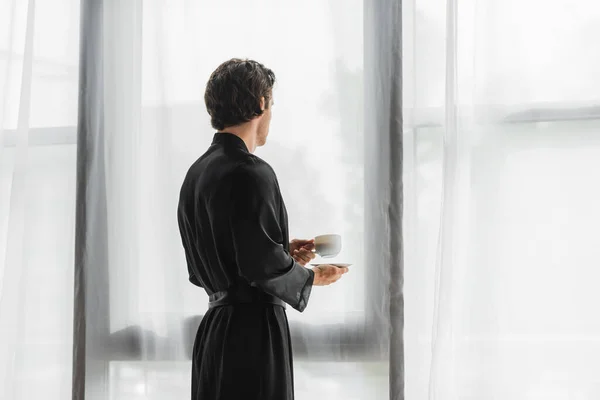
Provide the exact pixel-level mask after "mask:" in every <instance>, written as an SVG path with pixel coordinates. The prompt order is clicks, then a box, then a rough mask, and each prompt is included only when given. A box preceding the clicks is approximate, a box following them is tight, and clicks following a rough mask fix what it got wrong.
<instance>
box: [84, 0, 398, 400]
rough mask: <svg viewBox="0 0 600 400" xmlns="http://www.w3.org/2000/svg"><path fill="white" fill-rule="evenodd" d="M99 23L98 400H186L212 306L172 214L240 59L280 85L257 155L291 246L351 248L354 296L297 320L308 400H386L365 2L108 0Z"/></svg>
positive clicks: (325, 302) (344, 291) (315, 297)
mask: <svg viewBox="0 0 600 400" xmlns="http://www.w3.org/2000/svg"><path fill="white" fill-rule="evenodd" d="M102 12H103V17H102V21H103V22H102V41H103V44H102V49H101V53H100V57H99V58H100V60H99V62H101V63H102V64H101V65H102V71H100V70H99V69H97V70H96V72H97V73H98V74H102V77H101V79H102V86H101V87H102V91H103V96H104V102H103V106H104V110H103V115H102V117H101V118H102V121H103V123H104V126H103V134H102V138H101V139H100V141H101V145H100V146H98V147H96V148H95V149H92V150H91V151H92V152H93V153H94V154H92V158H94V159H99V160H102V162H103V163H104V167H103V174H104V176H102V173H98V174H94V175H92V176H91V177H90V181H89V185H90V191H91V192H92V193H103V192H105V197H106V207H105V209H104V206H102V205H100V206H99V207H96V208H95V210H96V211H93V213H94V214H93V217H90V218H91V219H92V220H101V219H103V218H105V220H106V227H107V228H106V229H107V231H106V237H107V243H106V244H107V246H106V248H107V283H106V284H105V285H104V286H103V287H100V289H98V287H97V286H96V288H95V289H94V290H99V291H98V295H97V296H98V297H99V298H100V299H108V300H107V301H105V300H101V302H102V304H103V305H102V306H101V307H100V308H102V309H104V307H107V308H106V310H107V311H106V312H104V313H103V312H96V311H97V310H94V309H93V308H90V307H88V309H87V324H88V327H90V326H91V327H92V328H91V329H92V330H93V331H95V332H99V335H100V336H99V337H96V338H94V339H90V337H89V336H88V338H87V340H88V343H87V346H88V348H89V347H90V346H97V347H98V351H97V352H94V353H93V354H92V353H91V352H90V353H88V355H87V365H88V366H93V367H92V368H91V369H90V371H92V372H88V373H87V376H86V398H94V399H95V398H97V399H104V398H111V399H127V400H133V399H165V398H173V397H181V398H186V397H187V396H189V385H190V361H189V355H190V352H191V344H192V341H193V337H194V333H195V330H196V328H197V326H198V323H199V318H200V317H201V315H202V314H203V313H204V311H205V310H206V307H207V301H208V299H207V296H206V295H205V293H204V292H203V291H201V290H199V289H198V288H196V287H194V286H193V285H191V284H189V282H188V279H187V270H186V268H185V258H184V253H183V251H182V248H181V242H180V238H179V233H178V230H177V223H176V218H175V211H176V208H177V199H178V194H179V189H180V185H181V182H182V179H183V177H184V175H185V173H186V171H187V169H188V168H189V166H190V165H191V163H192V162H193V161H195V160H196V159H197V158H198V157H199V156H200V155H201V154H202V153H203V152H204V151H205V150H206V149H207V147H208V146H209V144H210V142H211V140H212V136H213V130H212V128H211V127H210V123H209V117H208V115H207V113H206V111H205V106H204V101H203V95H204V86H205V83H206V81H207V79H208V76H209V75H210V73H211V72H212V71H213V70H214V69H215V68H216V67H217V66H218V65H219V64H220V63H221V62H223V61H225V60H227V59H229V58H232V57H241V58H246V57H247V58H252V59H256V60H258V61H260V62H262V63H264V64H265V65H267V66H268V67H269V68H271V69H273V71H274V72H275V74H276V76H277V81H278V83H277V84H276V87H275V93H274V101H275V105H274V110H273V122H272V126H271V134H270V136H269V142H268V144H267V145H266V146H265V147H264V148H261V149H259V151H258V155H259V156H261V157H263V158H264V159H265V160H267V161H268V162H269V163H270V164H271V165H272V166H273V167H274V169H275V171H276V172H277V174H278V177H279V180H280V182H281V186H282V191H283V195H284V198H285V200H286V204H287V208H288V211H289V214H290V226H291V235H292V236H293V237H299V238H302V237H314V236H315V235H318V234H321V233H332V232H333V233H340V234H341V235H342V236H343V237H344V243H343V247H344V248H343V251H342V254H340V255H339V256H338V261H339V262H350V263H353V264H354V265H353V266H352V271H351V273H350V274H348V279H345V281H344V282H341V283H340V284H339V285H335V286H332V287H329V288H323V289H318V288H317V289H315V290H314V291H313V293H312V295H311V301H310V302H311V305H310V306H309V307H308V309H307V310H306V311H305V312H304V313H303V314H299V313H297V312H295V311H293V310H288V316H289V319H290V321H291V323H292V325H293V333H292V335H293V340H294V345H295V349H296V350H297V354H296V363H295V383H296V396H297V398H298V399H309V398H314V397H318V398H321V397H323V398H330V399H338V398H339V399H342V398H343V399H364V398H384V397H385V393H387V373H388V369H387V360H385V359H379V358H376V357H373V355H372V354H371V353H370V352H369V350H368V349H367V345H366V344H365V342H366V338H365V337H366V333H365V331H366V327H365V319H366V315H365V310H366V308H367V306H368V304H367V303H368V301H369V296H371V297H380V296H381V295H382V294H381V293H382V292H381V291H378V292H375V291H372V292H371V293H368V291H367V288H366V284H365V279H366V274H367V271H368V269H367V268H366V267H367V265H366V264H365V262H364V260H363V237H364V228H363V197H364V190H363V170H364V165H363V156H362V140H363V129H362V125H363V124H362V108H363V102H362V79H363V45H362V23H363V21H362V16H363V13H362V1H351V2H348V1H303V2H300V3H298V2H295V3H288V2H280V1H266V0H262V1H245V0H236V1H226V2H223V1H212V2H191V1H184V0H168V1H166V0H162V1H161V0H147V1H143V2H142V1H129V2H122V1H117V0H105V1H104V2H103V11H102ZM96 172H98V171H96ZM96 200H97V198H94V196H91V197H90V198H89V199H88V201H89V202H90V204H92V203H94V202H95V201H96ZM94 245H95V244H94V243H87V246H94ZM90 267H92V266H90ZM89 285H90V283H89V282H88V287H89ZM377 333H378V332H370V334H371V335H373V334H375V335H376V334H377ZM102 335H104V336H102ZM107 354H110V356H107Z"/></svg>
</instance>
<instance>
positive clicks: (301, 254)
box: [290, 239, 315, 266]
mask: <svg viewBox="0 0 600 400" xmlns="http://www.w3.org/2000/svg"><path fill="white" fill-rule="evenodd" d="M314 248H315V240H314V239H310V240H300V239H294V240H292V241H291V242H290V255H291V256H292V257H293V258H294V260H296V262H297V263H298V264H300V265H302V266H304V265H306V264H307V263H309V262H310V260H312V259H314V258H315V253H313V249H314Z"/></svg>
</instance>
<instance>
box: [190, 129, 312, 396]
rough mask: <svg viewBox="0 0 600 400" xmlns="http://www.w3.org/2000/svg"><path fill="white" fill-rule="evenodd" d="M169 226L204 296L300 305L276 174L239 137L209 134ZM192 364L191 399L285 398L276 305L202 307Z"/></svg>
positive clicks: (286, 346)
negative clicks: (243, 291) (240, 294)
mask: <svg viewBox="0 0 600 400" xmlns="http://www.w3.org/2000/svg"><path fill="white" fill-rule="evenodd" d="M178 222H179V229H180V232H181V238H182V243H183V247H184V250H185V255H186V259H187V268H188V272H189V279H190V282H191V283H193V284H194V285H196V286H199V287H201V288H204V290H205V291H206V292H207V293H208V294H209V295H211V294H213V293H215V292H219V291H223V290H226V289H230V288H232V287H235V286H236V285H238V286H244V285H246V286H252V287H256V288H258V289H259V290H261V291H264V292H266V293H268V294H271V295H274V296H276V297H278V298H279V299H281V300H283V301H284V302H286V303H287V304H289V305H290V306H291V307H293V308H295V309H296V310H298V311H303V310H304V308H305V307H306V305H307V302H308V298H309V296H310V291H311V288H312V283H313V279H314V273H313V272H312V271H311V270H310V269H308V268H305V267H303V266H301V265H299V264H298V263H296V262H295V261H294V260H293V258H292V257H291V256H290V255H289V233H288V221H287V211H286V209H285V205H284V202H283V199H282V197H281V192H280V190H279V184H278V182H277V177H276V176H275V173H274V171H273V169H272V168H271V167H270V166H269V165H268V164H267V163H266V162H265V161H263V160H262V159H260V158H259V157H257V156H255V155H253V154H251V153H250V152H249V151H248V148H247V147H246V145H245V143H244V141H243V140H242V139H240V138H239V137H237V136H235V135H233V134H229V133H217V134H215V136H214V139H213V143H212V145H211V146H210V148H209V149H208V150H207V152H206V153H205V154H204V155H202V156H201V157H200V158H199V159H198V160H197V161H196V162H195V163H194V164H193V165H192V166H191V167H190V169H189V171H188V173H187V175H186V177H185V180H184V182H183V185H182V188H181V193H180V199H179V208H178ZM192 360H193V361H192V399H193V400H239V399H244V400H259V399H260V400H291V399H293V398H294V394H293V386H294V381H293V368H292V349H291V342H290V334H289V327H288V320H287V316H286V313H285V309H284V307H282V306H278V305H274V304H264V303H263V304H261V303H257V304H236V305H225V306H221V307H216V308H210V309H209V310H208V312H207V313H206V314H205V316H204V318H203V320H202V323H201V324H200V327H199V329H198V333H197V335H196V340H195V343H194V351H193V356H192Z"/></svg>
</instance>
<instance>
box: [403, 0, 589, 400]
mask: <svg viewBox="0 0 600 400" xmlns="http://www.w3.org/2000/svg"><path fill="white" fill-rule="evenodd" d="M599 18H600V6H599V5H598V3H597V2H595V1H592V0H589V1H578V2H570V1H563V0H553V1H535V0H527V1H517V0H509V1H505V0H503V1H494V0H460V1H459V0H448V1H445V0H414V1H409V2H405V8H404V22H405V29H404V50H405V59H404V72H405V74H404V75H405V77H404V82H405V92H404V96H405V97H404V99H405V117H406V122H407V123H406V125H405V134H404V135H405V152H404V155H405V164H404V165H405V185H406V186H405V193H406V198H405V221H404V225H405V229H406V234H405V248H406V264H405V265H406V267H405V282H406V285H405V292H406V303H405V305H406V311H405V312H406V314H405V315H406V322H405V324H406V325H405V326H406V343H405V347H406V374H407V376H406V395H407V398H411V399H427V398H429V399H519V400H521V399H522V400H529V399H594V398H598V396H600V383H599V381H598V377H597V373H596V372H597V371H599V370H600V361H599V360H600V320H599V319H598V318H597V317H596V311H595V310H596V305H597V304H598V303H599V302H600V293H599V292H598V291H597V284H596V283H597V282H598V280H599V279H600V272H599V271H598V268H597V264H598V262H597V261H598V259H599V257H600V247H599V246H598V240H597V237H598V235H597V231H598V226H600V212H599V211H598V206H597V205H598V204H600V190H599V189H598V185H597V182H598V181H599V179H600V140H599V138H600V107H599V106H600V77H599V76H598V74H597V72H596V71H598V70H599V69H600V50H599V48H598V46H597V45H596V40H595V38H597V37H598V36H599V35H600V27H599V25H598V24H597V21H598V20H599Z"/></svg>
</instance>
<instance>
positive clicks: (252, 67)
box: [204, 58, 275, 130]
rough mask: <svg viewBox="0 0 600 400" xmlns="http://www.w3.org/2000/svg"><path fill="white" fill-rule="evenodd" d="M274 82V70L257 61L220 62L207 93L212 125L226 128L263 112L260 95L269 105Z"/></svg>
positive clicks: (235, 60) (235, 59)
mask: <svg viewBox="0 0 600 400" xmlns="http://www.w3.org/2000/svg"><path fill="white" fill-rule="evenodd" d="M274 84H275V74H274V73H273V71H271V70H270V69H268V68H266V67H265V66H264V65H262V64H261V63H258V62H256V61H253V60H242V59H239V58H233V59H231V60H229V61H225V62H224V63H223V64H221V65H219V67H218V68H217V69H216V70H215V71H214V72H213V73H212V74H211V75H210V78H209V80H208V82H207V84H206V91H205V92H204V102H205V103H206V110H207V111H208V114H209V115H210V123H211V125H212V127H213V128H215V129H216V130H223V129H225V128H227V127H229V126H235V125H239V124H242V123H244V122H248V121H250V120H251V119H253V118H254V117H257V116H259V115H261V114H262V113H263V111H262V110H261V109H260V98H261V97H264V98H265V107H266V108H268V107H269V102H270V99H271V96H272V91H273V85H274Z"/></svg>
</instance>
